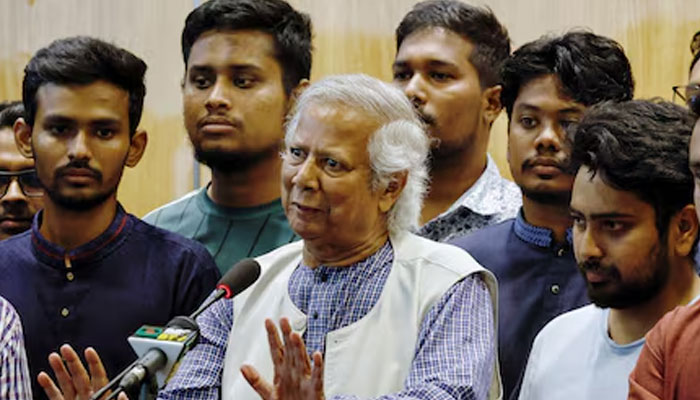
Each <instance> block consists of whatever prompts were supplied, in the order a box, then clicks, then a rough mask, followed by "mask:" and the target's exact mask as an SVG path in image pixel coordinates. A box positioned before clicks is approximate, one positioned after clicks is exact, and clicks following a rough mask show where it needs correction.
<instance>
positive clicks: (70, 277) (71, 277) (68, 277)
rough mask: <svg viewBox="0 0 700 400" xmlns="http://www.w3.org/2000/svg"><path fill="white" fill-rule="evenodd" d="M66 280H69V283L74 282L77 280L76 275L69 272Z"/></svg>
mask: <svg viewBox="0 0 700 400" xmlns="http://www.w3.org/2000/svg"><path fill="white" fill-rule="evenodd" d="M66 279H68V280H69V281H72V280H73V279H75V275H73V273H72V272H68V273H67V274H66Z"/></svg>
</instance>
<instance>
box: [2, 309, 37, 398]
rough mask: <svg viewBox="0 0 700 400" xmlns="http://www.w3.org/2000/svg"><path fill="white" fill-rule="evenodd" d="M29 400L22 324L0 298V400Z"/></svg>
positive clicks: (29, 391)
mask: <svg viewBox="0 0 700 400" xmlns="http://www.w3.org/2000/svg"><path fill="white" fill-rule="evenodd" d="M31 398H32V385H31V378H30V377H29V368H28V366H27V356H26V354H25V352H24V335H23V334H22V324H21V322H20V320H19V316H18V315H17V312H16V311H15V309H14V308H13V307H12V305H10V303H8V302H7V300H5V299H4V298H2V297H0V399H8V400H15V399H16V400H26V399H31Z"/></svg>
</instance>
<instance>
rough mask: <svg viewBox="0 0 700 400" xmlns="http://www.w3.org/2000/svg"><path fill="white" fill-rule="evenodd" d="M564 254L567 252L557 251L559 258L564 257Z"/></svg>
mask: <svg viewBox="0 0 700 400" xmlns="http://www.w3.org/2000/svg"><path fill="white" fill-rule="evenodd" d="M564 253H565V250H564V249H563V248H561V249H559V250H557V256H559V257H561V256H563V255H564Z"/></svg>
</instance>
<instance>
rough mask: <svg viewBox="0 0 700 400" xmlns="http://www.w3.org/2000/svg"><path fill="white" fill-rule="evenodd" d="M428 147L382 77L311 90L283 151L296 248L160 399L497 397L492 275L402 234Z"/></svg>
mask: <svg viewBox="0 0 700 400" xmlns="http://www.w3.org/2000/svg"><path fill="white" fill-rule="evenodd" d="M429 147H430V146H429V139H428V137H427V136H426V134H425V132H424V130H423V128H422V125H421V122H420V121H419V120H418V118H417V117H416V115H415V114H414V111H413V107H412V106H411V104H410V103H409V101H408V100H407V98H406V97H405V96H404V95H403V93H401V92H400V91H398V89H395V88H393V87H391V86H389V85H388V84H385V83H382V82H380V81H378V80H376V79H373V78H370V77H367V76H364V75H350V76H336V77H329V78H326V79H323V80H321V81H319V82H318V83H316V84H314V85H312V86H310V87H309V88H308V89H307V90H306V91H304V92H303V94H302V95H301V96H300V97H299V99H298V102H297V105H296V108H295V110H294V112H293V114H292V115H291V119H290V121H289V123H288V126H287V132H286V137H285V149H284V150H283V152H282V158H283V166H282V203H283V205H284V208H285V212H286V215H287V218H288V219H289V223H290V226H291V227H292V229H293V230H294V231H295V232H296V233H297V234H298V235H299V236H300V237H301V238H302V239H303V240H302V241H299V242H296V243H292V244H289V245H286V246H283V247H280V248H278V249H277V250H275V251H273V252H271V253H268V254H266V255H263V256H261V257H259V258H258V261H259V262H260V264H261V266H262V276H261V277H260V279H259V280H258V281H257V282H256V283H255V284H254V285H253V286H252V287H251V288H249V289H247V290H246V291H245V292H243V293H242V294H241V295H240V296H238V297H236V298H235V300H223V301H220V302H218V303H216V304H215V306H213V307H212V308H210V309H209V310H207V311H206V312H205V313H204V314H202V315H201V316H200V317H199V319H198V322H199V324H200V326H201V329H202V331H201V334H202V337H201V339H200V343H199V344H198V345H197V346H196V347H195V348H194V349H193V350H192V351H191V352H190V353H188V354H187V355H186V357H185V358H184V359H183V362H182V364H181V365H180V368H179V369H178V371H177V373H176V374H175V376H174V377H173V378H172V379H171V380H170V382H169V383H168V385H167V386H166V388H165V389H164V390H163V391H162V392H161V393H160V394H159V398H161V399H194V398H196V399H204V398H207V399H208V398H212V399H214V398H219V393H221V397H220V398H222V399H234V398H235V399H257V398H261V397H262V398H263V399H266V400H268V399H269V400H272V399H302V398H304V399H323V398H325V397H333V398H336V399H340V398H342V399H359V398H375V397H378V396H384V397H383V398H385V399H391V398H418V399H442V398H450V399H484V398H486V397H487V396H488V395H489V394H491V395H497V394H498V393H497V392H498V390H499V387H498V384H497V383H496V382H498V375H497V374H495V373H494V372H495V369H496V368H495V365H496V364H495V363H496V357H495V339H494V338H495V319H494V313H495V308H496V291H495V281H494V279H493V277H492V276H491V275H490V273H488V272H487V271H485V270H484V269H483V268H482V267H481V266H479V264H478V263H477V262H476V261H474V260H473V259H472V258H471V257H470V256H469V255H468V254H467V253H466V252H464V251H463V250H461V249H459V248H457V247H452V246H450V245H446V244H439V243H436V242H432V241H429V240H427V239H423V238H420V237H418V236H415V235H413V234H412V233H409V232H410V231H411V230H413V229H414V228H415V227H416V226H417V223H418V218H419V216H420V211H421V202H422V198H423V196H424V194H425V191H426V185H427V178H426V177H427V171H426V165H427V164H426V158H427V155H428V149H429ZM273 321H279V325H280V328H281V333H282V335H281V338H280V335H279V333H278V328H277V326H276V324H275V322H273ZM263 327H264V328H265V329H266V331H267V334H265V331H263ZM69 366H70V364H69ZM80 375H81V374H73V376H74V379H75V377H76V376H80ZM82 375H83V376H87V375H86V374H85V373H84V371H83V373H82ZM83 386H86V385H83Z"/></svg>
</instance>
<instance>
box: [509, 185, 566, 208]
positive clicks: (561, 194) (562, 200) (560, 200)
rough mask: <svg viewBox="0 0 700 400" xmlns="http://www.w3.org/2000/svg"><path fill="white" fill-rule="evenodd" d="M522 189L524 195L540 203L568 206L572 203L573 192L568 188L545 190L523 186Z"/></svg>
mask: <svg viewBox="0 0 700 400" xmlns="http://www.w3.org/2000/svg"><path fill="white" fill-rule="evenodd" d="M520 191H521V192H522V193H523V196H525V197H527V198H528V199H530V200H532V201H534V202H535V203H539V204H546V205H552V206H564V207H568V206H569V204H570V203H571V192H570V191H568V190H565V191H544V190H536V189H528V188H526V187H523V186H521V187H520Z"/></svg>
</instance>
